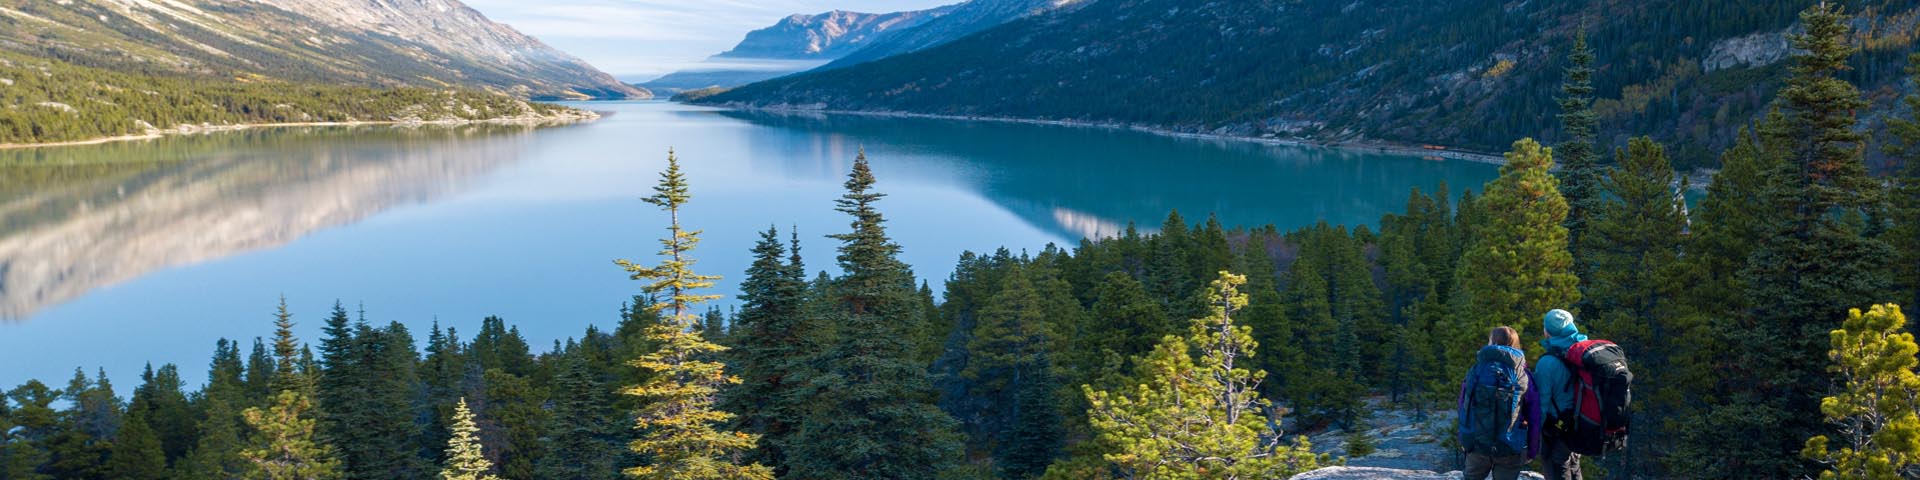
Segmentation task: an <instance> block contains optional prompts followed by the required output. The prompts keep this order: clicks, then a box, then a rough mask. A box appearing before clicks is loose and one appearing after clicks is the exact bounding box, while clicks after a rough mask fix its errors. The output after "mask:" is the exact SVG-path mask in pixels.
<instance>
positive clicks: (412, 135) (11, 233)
mask: <svg viewBox="0 0 1920 480" xmlns="http://www.w3.org/2000/svg"><path fill="white" fill-rule="evenodd" d="M528 131H529V129H528V128H527V127H514V126H496V125H490V126H467V127H454V128H447V127H423V128H413V129H404V128H393V127H324V128H300V129H274V130H250V131H242V132H230V133H222V134H212V135H197V136H184V137H170V138H165V139H159V140H152V141H144V142H129V143H113V144H102V145H92V146H83V147H66V148H44V149H22V150H4V151H0V320H17V319H22V318H27V317H30V316H32V315H33V314H34V313H35V312H36V311H39V310H40V309H43V308H46V307H49V306H52V305H55V304H59V303H61V302H65V301H68V300H72V299H74V298H77V297H79V296H81V295H83V294H85V293H87V292H88V291H90V290H93V289H96V288H101V287H104V286H107V285H112V284H114V283H117V282H122V281H126V280H129V279H133V278H137V277H139V276H141V275H143V274H146V273H148V272H152V271H156V270H160V269H164V268H168V267H174V266H180V265H188V264H193V263H198V262H203V261H208V260H213V259H218V258H221V257H225V256H229V255H233V254H236V253H240V252H246V251H251V250H256V249H263V248H270V247H274V246H278V245H282V244H285V243H287V242H290V241H292V240H294V239H297V238H300V237H301V236H304V235H306V234H309V233H311V232H314V231H318V230H320V229H325V228H328V227H334V226H339V225H343V224H348V223H352V222H354V221H357V220H359V219H362V218H365V217H367V216H369V215H372V214H374V213H377V212H380V211H382V210H386V209H389V208H392V207H395V206H399V205H407V204H413V203H420V202H426V201H429V200H432V199H434V198H437V197H440V196H443V195H446V194H448V193H450V192H455V191H459V190H461V189H462V188H463V187H464V186H465V185H467V184H468V183H469V181H470V180H471V179H473V178H475V177H476V176H478V175H480V174H482V173H485V172H488V171H491V170H493V169H495V168H498V167H500V166H502V165H504V164H506V163H508V162H511V161H513V160H514V159H516V158H519V156H520V151H521V150H522V149H523V147H524V144H525V143H526V138H527V137H528V135H527V134H528Z"/></svg>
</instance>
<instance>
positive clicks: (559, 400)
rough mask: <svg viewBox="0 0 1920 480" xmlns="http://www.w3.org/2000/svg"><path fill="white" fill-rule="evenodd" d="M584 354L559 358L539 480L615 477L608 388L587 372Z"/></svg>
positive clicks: (571, 353)
mask: <svg viewBox="0 0 1920 480" xmlns="http://www.w3.org/2000/svg"><path fill="white" fill-rule="evenodd" d="M584 355H585V354H584V353H580V352H569V353H567V354H564V355H563V357H564V358H563V359H561V360H560V361H561V362H562V365H561V367H560V371H559V373H558V374H556V375H555V376H554V379H553V415H552V422H553V423H552V424H551V425H550V426H548V427H547V432H548V435H547V437H546V438H545V440H546V442H547V448H546V450H547V452H549V453H548V454H547V456H545V457H543V458H541V459H540V465H539V466H538V467H539V472H538V476H539V478H542V479H552V480H610V479H612V478H614V477H616V476H617V475H616V473H617V472H618V469H616V468H614V460H615V458H616V455H615V454H616V452H615V451H614V450H615V447H616V443H615V441H614V435H613V432H612V431H610V429H609V428H608V427H607V426H608V425H609V424H613V423H614V422H613V420H614V418H615V414H614V412H613V410H612V409H611V408H609V407H610V406H612V402H610V401H608V400H607V398H606V395H605V394H604V393H602V392H603V391H605V390H606V387H605V386H604V385H603V384H602V383H601V382H600V381H599V380H598V379H596V378H594V375H593V372H592V371H591V370H589V369H588V368H587V364H586V361H585V360H583V359H582V358H580V357H582V356H584Z"/></svg>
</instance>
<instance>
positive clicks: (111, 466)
mask: <svg viewBox="0 0 1920 480" xmlns="http://www.w3.org/2000/svg"><path fill="white" fill-rule="evenodd" d="M148 410H149V406H148V405H146V404H145V402H143V401H136V402H134V403H133V405H130V406H129V407H128V412H129V413H128V414H127V418H126V422H125V423H123V424H122V425H121V426H120V431H119V432H118V435H117V438H115V439H114V441H113V453H112V454H111V455H109V456H108V457H107V473H108V474H109V475H111V476H112V478H115V479H119V480H160V479H163V478H167V456H166V452H165V451H162V450H161V449H160V437H159V435H157V434H155V433H154V431H153V427H152V426H150V425H148V424H147V411H148Z"/></svg>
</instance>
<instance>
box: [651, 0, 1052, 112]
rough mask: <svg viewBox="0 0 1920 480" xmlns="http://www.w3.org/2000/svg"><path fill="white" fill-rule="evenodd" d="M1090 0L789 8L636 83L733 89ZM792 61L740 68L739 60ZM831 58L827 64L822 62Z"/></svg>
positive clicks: (670, 89) (666, 88) (668, 88)
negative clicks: (696, 60) (730, 43)
mask: <svg viewBox="0 0 1920 480" xmlns="http://www.w3.org/2000/svg"><path fill="white" fill-rule="evenodd" d="M1087 1H1090V0H970V1H967V2H964V3H960V4H956V5H951V6H946V7H940V8H934V9H928V10H920V11H913V12H899V13H888V14H870V13H852V12H840V11H834V12H827V13H823V14H819V15H794V16H791V17H787V18H786V19H783V20H781V21H780V23H777V24H775V25H774V26H771V27H767V28H763V29H760V30H754V31H753V32H751V33H748V34H747V38H746V40H742V41H741V42H740V44H739V45H738V46H735V47H734V48H733V49H732V50H728V51H726V52H724V53H721V54H719V55H715V56H714V57H713V58H712V59H709V64H711V66H703V67H695V68H692V69H688V70H684V71H680V72H675V73H672V74H669V75H666V76H662V77H660V78H658V79H654V80H650V81H647V82H646V83H642V84H640V86H642V87H645V88H649V89H653V90H658V91H661V92H664V93H677V92H681V91H686V90H695V89H702V88H709V87H721V88H732V87H737V86H741V85H746V84H750V83H756V82H761V81H766V80H771V79H775V78H780V77H784V76H787V75H791V74H794V73H798V72H802V71H806V70H810V69H813V68H815V67H820V66H821V65H823V64H824V65H828V68H837V67H839V66H845V65H853V64H858V63H864V62H867V61H871V60H876V59H880V58H884V57H888V56H893V55H899V54H902V53H907V52H913V51H918V50H921V49H924V48H927V47H931V46H935V45H940V44H943V43H946V42H950V41H953V40H955V39H958V38H961V37H965V36H967V35H971V34H973V33H975V32H979V31H981V30H986V29H988V28H992V27H996V26H1000V25H1002V24H1005V23H1007V22H1011V21H1014V20H1018V19H1020V18H1024V17H1028V16H1031V15H1037V14H1040V13H1044V12H1048V11H1052V10H1056V9H1060V8H1064V7H1067V6H1071V5H1076V4H1081V3H1085V2H1087ZM741 59H757V60H769V59H772V60H791V61H793V62H786V63H773V64H766V65H761V66H759V67H758V68H751V69H746V68H741V67H740V66H738V65H736V64H737V63H738V62H737V60H741ZM828 61H832V62H831V63H827V62H828Z"/></svg>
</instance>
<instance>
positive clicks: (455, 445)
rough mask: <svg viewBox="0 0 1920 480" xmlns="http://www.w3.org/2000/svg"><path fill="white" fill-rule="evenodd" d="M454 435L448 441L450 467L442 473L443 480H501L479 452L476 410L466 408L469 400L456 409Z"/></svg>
mask: <svg viewBox="0 0 1920 480" xmlns="http://www.w3.org/2000/svg"><path fill="white" fill-rule="evenodd" d="M451 430H452V432H453V436H452V437H451V438H449V439H447V465H446V467H445V468H443V469H441V470H440V479H441V480H500V477H496V476H494V475H493V462H491V461H488V460H487V456H486V455H485V454H484V453H482V452H481V450H480V439H479V438H478V437H476V436H475V435H474V433H476V432H479V431H480V427H477V426H474V422H473V411H472V410H469V409H467V400H466V399H464V398H463V399H460V403H459V405H456V406H455V407H454V409H453V423H452V428H451Z"/></svg>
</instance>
